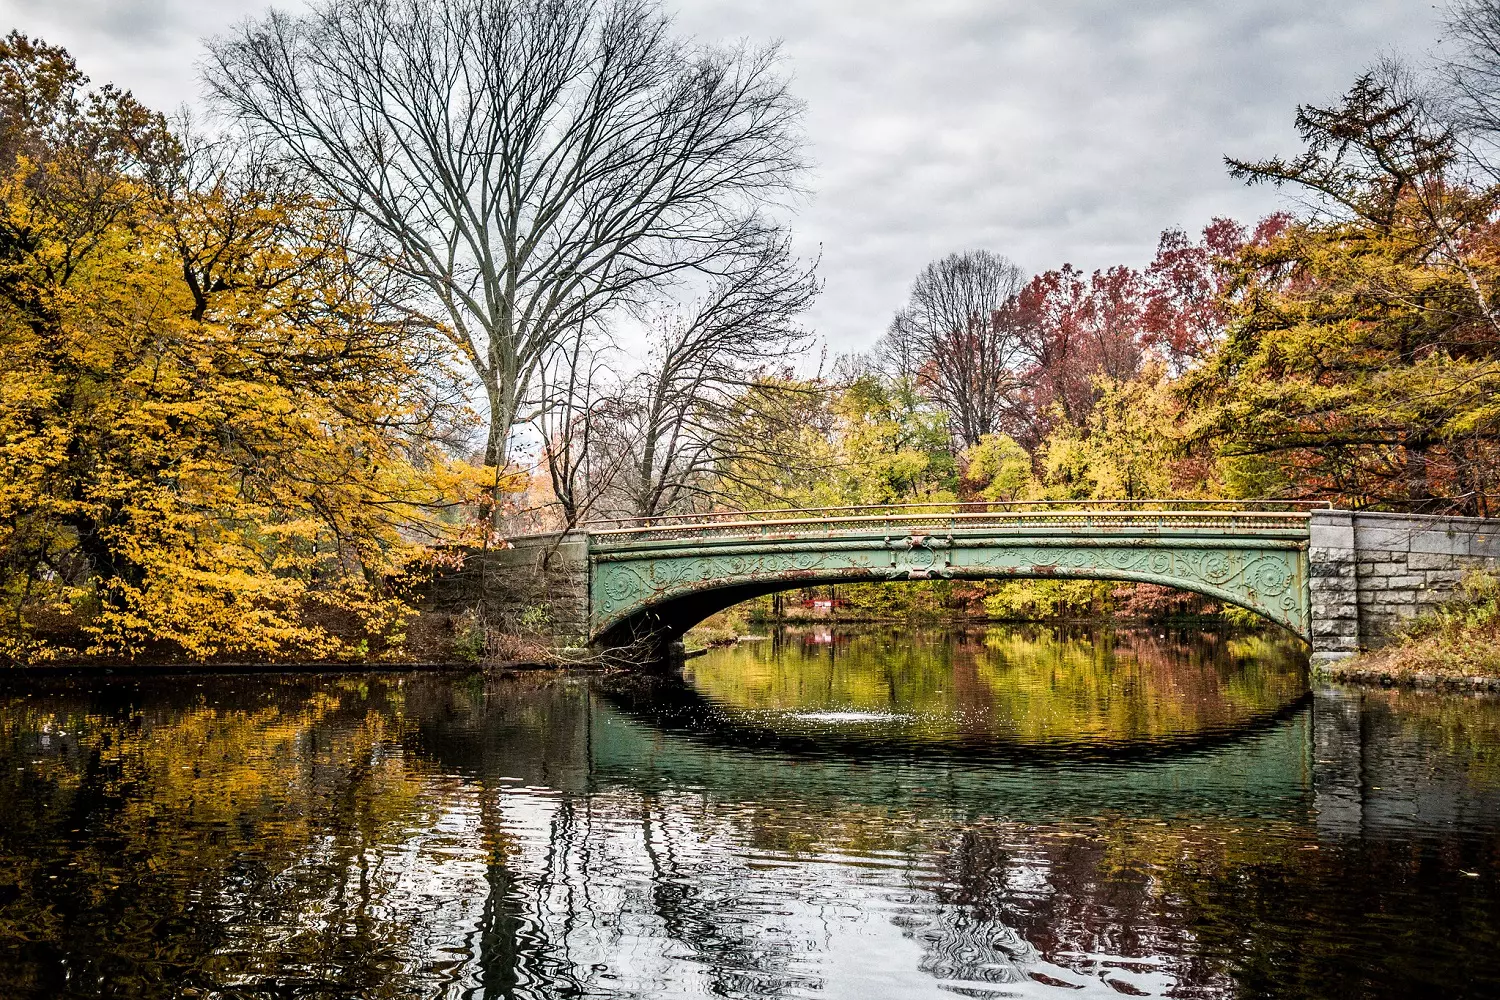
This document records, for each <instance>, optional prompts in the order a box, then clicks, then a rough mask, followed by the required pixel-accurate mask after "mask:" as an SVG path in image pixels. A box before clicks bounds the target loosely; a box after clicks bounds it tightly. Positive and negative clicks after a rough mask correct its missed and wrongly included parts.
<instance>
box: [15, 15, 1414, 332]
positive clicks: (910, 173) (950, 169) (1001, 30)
mask: <svg viewBox="0 0 1500 1000" xmlns="http://www.w3.org/2000/svg"><path fill="white" fill-rule="evenodd" d="M264 7H265V4H264V3H261V2H255V0H0V12H3V13H4V15H5V20H6V21H7V22H9V25H11V26H14V27H18V28H20V29H21V30H23V31H26V32H27V33H29V34H33V35H39V36H41V37H44V38H46V39H47V40H48V41H50V42H54V43H58V44H61V45H64V46H66V47H67V48H68V49H70V50H71V51H72V52H73V54H74V55H75V56H76V57H77V58H78V61H79V63H80V64H81V66H82V68H83V69H84V71H85V72H87V73H88V74H89V75H90V76H91V77H92V78H93V79H94V80H95V81H96V82H104V81H110V82H113V83H115V84H117V85H119V86H122V87H127V88H130V89H131V90H133V91H135V93H136V95H137V96H138V97H140V98H141V99H143V100H144V101H146V102H147V103H149V104H153V105H155V106H157V107H159V108H163V109H168V110H169V109H172V108H175V107H177V106H178V105H180V104H182V103H184V102H191V101H193V100H195V99H196V96H197V93H198V85H197V82H196V78H195V70H194V65H193V64H194V62H195V61H196V59H197V58H198V55H199V52H200V43H199V40H200V39H201V38H202V37H204V36H207V35H211V34H214V33H216V32H218V31H221V30H223V29H224V28H225V27H227V26H228V25H230V24H232V23H234V22H235V21H237V20H239V19H240V18H242V17H244V16H246V15H247V14H251V13H255V12H257V11H259V10H261V9H263V8H264ZM675 7H676V9H677V10H678V11H679V15H678V16H679V23H680V24H681V26H682V28H683V29H684V30H685V31H687V32H691V33H692V34H695V35H698V36H700V37H703V38H713V39H737V38H749V39H752V40H765V41H770V40H775V39H779V40H781V42H782V43H783V46H784V52H785V55H786V63H787V69H788V71H789V72H790V73H791V74H792V75H793V77H794V79H795V87H796V90H797V92H798V94H799V95H800V96H801V97H802V98H803V99H805V100H806V101H807V104H808V119H807V125H808V132H809V135H810V138H811V140H812V143H813V150H812V154H813V157H814V159H815V160H816V162H817V165H818V166H817V172H816V174H815V175H814V177H813V179H812V187H813V195H812V198H811V199H810V201H809V202H808V203H807V204H806V205H805V206H804V207H803V208H802V210H801V211H800V212H799V214H798V217H797V230H798V234H799V238H800V239H801V240H802V241H803V242H804V245H805V246H806V247H807V248H808V251H809V252H816V251H817V248H818V247H819V246H821V247H822V253H823V274H824V278H825V279H826V281H827V291H826V292H825V294H824V297H823V299H822V301H821V303H820V304H819V306H818V307H817V310H816V313H815V314H814V315H813V317H812V318H811V319H812V324H813V326H814V327H815V328H816V329H817V331H818V332H819V333H820V334H821V335H822V336H823V337H825V338H826V340H827V341H828V343H829V345H830V347H831V348H832V349H833V350H835V351H845V350H856V349H860V348H863V347H865V346H867V345H868V344H869V343H870V342H871V341H873V340H874V338H875V337H876V336H878V335H879V334H880V332H881V331H882V330H883V329H884V327H885V324H886V322H887V320H888V319H889V317H890V314H891V312H892V311H893V310H894V309H895V308H896V307H897V306H898V305H900V303H901V302H902V300H903V299H904V298H905V290H906V287H907V285H908V284H909V283H910V281H911V278H912V276H913V274H914V273H915V272H916V271H917V270H918V269H919V268H920V267H921V266H922V265H923V264H925V263H926V262H927V261H928V260H930V259H932V258H933V257H936V256H941V255H943V254H945V253H947V252H949V251H952V250H962V249H968V248H976V247H983V248H987V249H991V250H995V251H998V252H1000V253H1004V254H1006V255H1008V256H1010V257H1011V258H1012V259H1014V260H1015V261H1016V262H1017V263H1019V264H1020V265H1021V266H1022V267H1024V268H1026V269H1028V270H1029V271H1037V270H1042V269H1045V268H1048V267H1055V266H1057V265H1059V264H1061V263H1063V262H1065V261H1067V262H1072V263H1073V264H1075V265H1077V266H1079V267H1082V268H1084V269H1086V270H1091V269H1093V268H1095V267H1104V266H1108V265H1110V264H1114V263H1128V264H1135V265H1140V264H1143V263H1145V262H1146V261H1148V260H1149V259H1150V257H1151V254H1152V251H1153V249H1154V247H1155V245H1156V237H1157V235H1158V233H1159V232H1160V231H1161V230H1162V229H1163V228H1165V227H1168V226H1180V227H1183V228H1186V229H1189V230H1196V229H1198V228H1200V227H1201V226H1202V225H1203V224H1204V223H1206V222H1207V221H1208V220H1209V219H1210V218H1212V217H1213V216H1215V215H1231V216H1235V217H1238V218H1243V219H1250V218H1253V217H1255V216H1257V215H1260V214H1263V213H1265V212H1267V211H1269V210H1271V209H1273V208H1275V207H1276V204H1277V202H1276V195H1275V194H1274V193H1273V192H1269V191H1263V190H1259V189H1256V190H1246V189H1245V188H1243V187H1242V186H1240V185H1238V184H1236V183H1235V182H1233V181H1231V180H1230V179H1229V178H1228V177H1227V176H1226V175H1225V173H1224V169H1223V165H1222V157H1223V156H1224V154H1226V153H1232V154H1235V155H1239V156H1246V157H1254V156H1261V155H1266V154H1269V153H1272V152H1278V151H1290V150H1292V149H1295V135H1294V133H1293V131H1292V128H1291V117H1292V114H1293V109H1294V108H1295V106H1296V105H1297V103H1298V102H1325V101H1329V100H1332V99H1334V98H1336V97H1337V96H1338V94H1339V93H1340V92H1341V91H1343V90H1344V89H1345V88H1346V87H1347V86H1348V84H1349V83H1350V81H1351V80H1352V79H1353V78H1354V76H1355V75H1356V74H1357V73H1358V72H1359V71H1360V70H1361V69H1362V68H1364V67H1365V66H1367V65H1368V64H1369V63H1370V62H1372V61H1373V60H1374V59H1376V58H1378V57H1379V56H1381V55H1387V54H1395V55H1405V56H1411V57H1417V58H1420V57H1422V56H1424V55H1425V54H1427V53H1429V52H1431V51H1432V50H1433V49H1434V48H1435V46H1436V45H1437V40H1438V33H1439V22H1440V19H1441V11H1440V9H1439V8H1436V7H1434V6H1432V5H1431V4H1429V3H1427V2H1424V0H676V3H675Z"/></svg>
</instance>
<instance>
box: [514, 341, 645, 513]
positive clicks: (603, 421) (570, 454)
mask: <svg viewBox="0 0 1500 1000" xmlns="http://www.w3.org/2000/svg"><path fill="white" fill-rule="evenodd" d="M595 340H596V338H592V337H590V336H589V332H588V329H587V327H585V326H584V325H583V324H580V325H579V327H578V329H577V330H576V331H575V332H574V334H573V336H572V337H569V338H567V339H565V340H562V341H560V342H559V343H558V344H556V345H554V347H553V349H552V351H551V353H550V356H549V358H548V360H547V362H546V365H545V366H544V368H543V370H542V377H541V379H540V381H541V383H542V386H541V390H542V397H541V398H540V399H538V400H537V405H536V415H535V417H534V418H533V424H534V426H535V428H536V430H537V433H538V434H539V436H540V437H541V439H542V445H541V451H542V463H543V465H544V466H545V467H546V469H547V475H548V478H549V480H550V483H551V486H552V495H553V497H554V498H555V500H556V503H557V508H558V510H559V511H560V512H561V513H562V518H563V524H562V528H563V530H564V531H569V530H572V528H573V527H575V526H576V525H578V524H579V523H581V522H582V521H583V520H585V519H586V518H587V517H588V516H589V514H590V513H591V512H592V511H593V510H594V508H595V505H596V504H598V503H599V501H600V500H601V499H602V498H603V497H604V496H606V495H607V493H608V492H609V489H610V487H611V486H612V485H613V484H614V482H615V479H616V478H617V476H618V475H619V472H620V469H621V467H622V466H623V465H624V460H625V458H626V453H625V452H624V451H621V450H619V449H609V448H605V447H602V446H601V444H602V442H604V441H606V440H608V439H609V437H610V435H609V432H608V428H607V424H608V422H609V421H610V420H612V419H613V418H614V417H615V416H616V415H617V410H618V403H619V398H620V393H619V386H618V385H615V384H613V383H612V382H611V381H610V373H609V366H608V364H607V363H606V359H605V357H604V354H603V352H601V351H600V350H598V349H597V348H598V346H599V345H598V344H597V343H595Z"/></svg>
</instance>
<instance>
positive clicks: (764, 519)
mask: <svg viewBox="0 0 1500 1000" xmlns="http://www.w3.org/2000/svg"><path fill="white" fill-rule="evenodd" d="M1108 506H1109V507H1110V508H1112V509H1096V507H1089V508H1086V509H1066V508H1064V509H1058V507H1057V505H1053V504H1046V505H1043V504H1038V505H1034V506H1026V505H1008V509H1003V510H996V509H989V508H988V505H954V504H948V505H941V506H939V505H926V506H924V505H911V506H902V507H886V508H835V509H827V510H819V511H751V512H737V513H732V514H717V515H707V516H697V517H683V518H664V519H660V520H658V521H656V522H655V523H652V524H649V525H644V526H640V525H622V524H619V523H606V524H596V525H590V526H589V528H588V531H587V563H588V573H587V586H588V595H587V608H588V633H589V636H590V638H591V639H592V640H594V641H595V642H598V643H600V644H602V645H606V646H608V645H617V644H623V643H625V642H627V641H630V640H631V639H632V638H633V637H640V636H644V635H652V634H663V633H667V634H675V635H680V634H681V633H682V632H683V631H685V630H686V629H687V628H688V627H690V626H692V625H694V624H696V623H697V622H699V621H701V620H703V619H704V618H706V617H707V616H708V615H710V614H713V613H714V612H716V611H719V610H722V609H724V608H727V607H730V606H732V605H734V604H737V603H739V602H741V601H744V600H747V599H748V598H751V597H757V596H760V595H762V594H768V593H773V592H775V591H778V590H787V589H790V588H794V587H802V586H809V585H814V584H828V583H851V582H870V581H887V580H929V579H962V580H990V579H1014V578H1033V579H1093V580H1122V581H1134V582H1140V583H1155V584H1163V585H1166V586H1169V587H1177V588H1180V589H1182V590H1189V591H1194V592H1197V593H1200V594H1204V595H1206V596H1208V597H1212V598H1215V599H1217V600H1221V601H1226V602H1228V603H1230V604H1235V605H1239V606H1240V607H1243V608H1247V609H1249V610H1250V611H1253V612H1256V613H1257V614H1260V615H1263V616H1264V617H1266V618H1268V619H1270V620H1271V621H1274V622H1276V623H1278V624H1280V625H1283V626H1285V627H1286V628H1288V629H1290V630H1291V631H1292V632H1294V633H1296V634H1297V635H1299V636H1301V637H1302V638H1304V639H1307V640H1309V641H1311V640H1312V638H1313V621H1312V618H1313V614H1312V599H1311V593H1310V586H1309V584H1310V580H1311V570H1310V565H1309V538H1310V528H1309V523H1310V520H1311V517H1312V514H1311V512H1309V511H1308V510H1305V509H1303V510H1287V509H1284V507H1285V506H1286V505H1283V509H1280V510H1265V509H1243V506H1244V505H1239V506H1240V508H1241V509H1233V506H1232V505H1228V504H1226V505H1223V507H1220V508H1216V507H1214V506H1212V505H1209V504H1205V503H1203V502H1201V501H1195V502H1192V503H1190V504H1182V505H1173V504H1170V503H1155V502H1153V503H1151V504H1149V505H1148V504H1140V505H1121V504H1113V505H1108Z"/></svg>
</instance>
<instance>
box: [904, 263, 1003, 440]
mask: <svg viewBox="0 0 1500 1000" xmlns="http://www.w3.org/2000/svg"><path fill="white" fill-rule="evenodd" d="M1025 283H1026V277H1025V275H1024V274H1023V273H1022V272H1021V269H1020V268H1018V267H1017V266H1016V265H1014V264H1012V263H1011V262H1010V261H1009V260H1007V259H1006V258H1004V257H1002V256H1000V255H999V254H994V253H990V252H989V251H986V250H971V251H968V252H966V253H961V254H960V253H955V254H949V255H948V256H947V257H944V258H943V259H942V260H936V261H933V262H932V263H930V264H928V265H927V267H925V268H924V269H923V270H922V273H921V274H919V275H917V279H916V281H914V282H913V283H912V287H911V294H910V297H909V299H908V301H907V305H906V307H905V308H904V309H902V310H901V311H900V312H898V313H897V314H896V317H895V319H894V320H893V321H892V323H891V328H890V330H889V331H888V332H887V333H886V336H885V337H884V338H883V341H882V345H881V347H880V349H879V351H880V359H881V361H882V362H883V367H890V366H892V365H894V366H896V367H898V368H900V369H902V370H903V372H904V371H906V370H911V369H912V368H913V367H914V368H915V370H916V371H917V373H918V375H919V378H920V381H921V384H922V386H923V387H924V389H925V391H926V392H927V394H928V395H929V396H931V397H932V399H933V401H934V402H936V403H937V404H938V405H939V406H941V407H942V408H943V409H944V410H946V411H947V413H948V416H949V421H950V423H951V424H952V427H953V433H954V435H955V436H956V437H957V438H959V439H960V440H962V441H963V442H964V443H965V444H968V445H972V444H976V443H977V442H978V441H979V439H980V438H981V437H983V436H984V435H985V434H990V433H993V432H995V431H998V430H999V429H1000V423H1001V418H1002V416H1003V415H1004V413H1005V411H1006V409H1007V408H1008V407H1009V406H1010V405H1012V403H1013V402H1014V400H1015V398H1016V396H1017V394H1018V393H1019V391H1020V390H1021V388H1022V382H1021V377H1020V374H1021V371H1022V368H1023V363H1024V362H1025V360H1026V343H1025V338H1024V337H1023V336H1022V335H1021V330H1020V327H1019V323H1018V321H1017V316H1016V310H1015V304H1016V299H1017V297H1018V296H1019V295H1020V293H1021V290H1022V288H1023V287H1025Z"/></svg>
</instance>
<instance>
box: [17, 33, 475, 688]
mask: <svg viewBox="0 0 1500 1000" xmlns="http://www.w3.org/2000/svg"><path fill="white" fill-rule="evenodd" d="M85 85H86V79H85V78H84V77H83V76H82V74H80V73H79V72H78V70H77V68H76V67H75V66H74V64H73V63H72V61H71V59H70V58H69V57H68V55H67V53H65V52H63V51H62V50H60V49H56V48H53V47H49V46H46V45H45V44H42V43H39V42H32V41H30V40H28V39H26V38H24V37H23V36H20V35H18V34H12V35H11V36H9V38H7V39H5V40H4V42H3V43H0V104H3V105H4V107H5V109H6V111H7V114H6V116H5V119H4V120H5V122H6V125H5V129H6V131H5V133H4V134H3V135H0V470H3V471H0V574H3V575H0V595H3V598H4V601H5V617H4V622H3V625H0V643H3V646H0V652H3V653H5V654H6V655H9V656H10V657H12V658H29V659H35V658H43V657H49V656H50V657H57V656H70V655H77V654H85V655H96V656H109V657H121V658H131V657H135V656H139V655H141V654H143V653H151V654H153V655H165V656H183V657H190V658H213V657H226V656H242V655H251V656H300V657H314V656H315V657H323V656H336V655H348V654H350V653H352V652H357V651H360V650H363V649H366V648H367V644H368V642H370V641H371V640H372V639H373V640H375V641H377V642H378V641H382V640H384V641H389V640H392V639H395V638H397V637H399V633H400V623H401V621H402V619H403V616H404V611H405V608H404V605H403V604H402V603H401V601H400V600H399V588H398V587H396V586H395V585H394V584H393V580H395V579H397V578H399V577H400V575H401V574H402V573H403V571H404V570H405V569H406V568H407V567H408V565H410V564H411V563H412V562H413V561H414V560H416V559H417V558H418V557H419V556H420V555H421V551H422V550H421V544H422V543H423V542H424V541H427V540H430V539H431V538H432V537H434V536H437V535H441V534H443V533H444V532H446V531H447V530H448V528H447V527H446V526H445V525H444V524H443V523H442V519H441V518H440V517H439V514H440V513H441V511H442V505H443V504H444V502H445V501H449V502H451V501H454V500H459V501H461V500H463V499H464V498H465V497H466V496H470V497H472V496H477V495H478V492H479V490H480V489H481V487H482V484H483V483H484V481H485V480H486V478H488V479H489V480H490V481H491V482H493V481H494V478H495V477H494V475H493V470H490V474H489V475H488V476H486V474H485V472H484V471H483V470H475V469H469V468H467V467H465V466H461V465H458V466H455V465H452V464H450V463H447V462H446V461H444V459H443V457H442V455H441V453H440V452H439V451H438V449H437V448H436V446H435V441H436V439H437V432H438V431H439V430H441V429H442V427H443V426H444V421H445V420H447V419H449V416H450V410H451V408H450V407H449V406H448V404H447V403H446V402H445V401H444V398H443V397H444V392H443V390H442V386H443V385H444V379H445V378H446V376H447V370H446V364H445V362H446V358H445V352H444V350H443V347H442V340H441V335H440V331H434V330H430V329H425V328H422V327H419V326H416V325H414V324H413V323H412V322H411V321H409V320H408V319H407V317H406V316H405V315H404V314H403V313H401V312H400V311H399V310H396V309H394V308H391V307H389V306H386V305H385V304H384V303H386V302H388V301H390V299H389V297H388V296H387V295H386V294H385V293H386V292H388V291H389V289H387V288H384V287H382V282H384V281H386V280H388V277H387V276H388V273H389V271H388V269H385V268H383V267H382V266H381V265H380V262H379V260H378V259H374V258H373V256H372V254H371V253H370V252H369V251H370V250H371V249H372V248H364V247H356V246H355V245H354V244H353V243H352V242H351V234H350V233H349V232H348V230H347V229H346V228H345V227H344V225H343V224H342V220H341V219H340V218H338V217H337V216H336V215H334V214H333V213H331V212H330V211H328V209H327V208H326V207H325V206H324V205H322V204H319V203H318V202H316V201H315V200H313V199H311V198H309V197H307V196H305V195H301V194H298V193H297V190H296V188H297V185H296V184H295V182H294V179H292V178H287V177H285V176H282V175H280V174H278V173H277V172H276V171H275V170H273V169H271V168H270V167H267V166H265V165H260V164H256V163H254V162H251V161H250V160H247V159H246V158H244V157H243V156H226V155H223V154H222V151H221V150H216V149H215V148H214V147H212V146H204V145H195V144H192V143H190V142H187V141H184V140H182V139H181V138H180V137H178V136H174V135H173V134H172V133H171V131H170V130H169V129H168V127H167V125H166V123H165V122H164V120H163V119H162V118H161V117H160V116H159V115H156V114H155V113H153V112H150V111H148V110H147V109H145V108H143V107H141V106H140V105H139V104H138V103H136V102H135V101H134V100H133V99H132V98H131V97H130V95H129V94H127V93H121V92H119V91H116V90H113V89H112V88H109V87H104V88H101V89H99V90H97V91H94V92H86V91H85V90H84V87H85ZM373 249H378V248H373ZM60 623H61V624H62V625H66V626H70V627H71V628H72V630H73V631H74V633H75V635H76V640H75V641H71V642H63V641H60V639H59V636H58V635H56V634H53V635H50V636H49V635H48V634H47V631H48V627H49V625H51V626H53V631H54V632H55V631H56V627H57V626H58V625H59V624H60Z"/></svg>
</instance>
